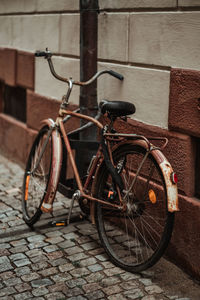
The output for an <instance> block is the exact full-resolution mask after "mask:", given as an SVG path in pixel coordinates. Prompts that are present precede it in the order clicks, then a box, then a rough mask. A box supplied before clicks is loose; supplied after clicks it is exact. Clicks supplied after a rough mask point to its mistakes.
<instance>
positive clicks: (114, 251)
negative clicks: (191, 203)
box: [96, 145, 174, 272]
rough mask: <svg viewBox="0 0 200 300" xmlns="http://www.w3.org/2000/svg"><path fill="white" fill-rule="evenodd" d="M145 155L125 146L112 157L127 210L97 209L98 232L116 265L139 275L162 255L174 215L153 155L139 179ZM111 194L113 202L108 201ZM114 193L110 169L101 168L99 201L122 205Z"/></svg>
mask: <svg viewBox="0 0 200 300" xmlns="http://www.w3.org/2000/svg"><path fill="white" fill-rule="evenodd" d="M145 153H146V150H145V149H143V148H142V147H139V146H135V145H126V146H122V147H121V148H119V149H118V150H117V151H116V152H115V153H113V159H114V164H115V167H116V168H117V169H118V172H119V173H120V175H121V177H122V180H123V183H124V190H123V192H122V199H123V202H125V203H126V207H127V208H126V210H125V211H119V209H118V210H117V209H114V208H111V207H109V206H106V205H105V204H104V205H102V204H100V203H98V204H97V206H96V224H97V229H98V232H99V236H100V239H101V242H102V244H103V246H104V248H105V250H106V252H107V254H108V255H109V257H110V259H111V260H112V262H113V263H115V264H116V265H117V266H119V267H121V268H123V269H125V270H127V271H130V272H140V271H143V270H145V269H147V268H149V267H151V266H152V265H153V264H155V263H156V262H157V261H158V260H159V258H160V257H161V256H162V255H163V253H164V250H165V249H166V247H167V245H168V243H169V240H170V237H171V233H172V229H173V220H174V214H173V213H169V212H168V211H167V195H166V186H165V182H164V178H163V175H162V172H161V170H160V168H159V165H158V164H157V162H156V161H155V159H154V158H153V157H152V156H151V154H149V155H148V156H147V158H146V160H145V162H144V164H143V166H142V168H141V170H140V173H139V175H138V176H137V177H136V172H137V170H138V168H139V166H140V164H141V161H142V160H143V158H144V156H145ZM135 177H136V180H135V183H134V185H133V186H132V183H133V180H134V179H135ZM111 190H112V192H113V191H114V194H113V195H114V196H113V199H112V200H111V199H110V198H108V195H109V192H110V191H111ZM115 190H116V187H115V184H114V183H113V181H112V178H111V176H110V175H109V173H108V171H107V169H106V168H105V167H104V168H102V172H101V174H100V176H99V181H98V183H97V185H96V192H97V195H98V197H99V198H100V199H104V200H107V201H112V202H113V203H115V204H119V199H118V196H117V195H116V193H115Z"/></svg>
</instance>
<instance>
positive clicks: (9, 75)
mask: <svg viewBox="0 0 200 300" xmlns="http://www.w3.org/2000/svg"><path fill="white" fill-rule="evenodd" d="M4 57H5V62H4V63H5V65H4V80H5V83H6V84H8V85H11V86H15V85H16V63H17V51H16V50H15V49H9V48H5V54H4Z"/></svg>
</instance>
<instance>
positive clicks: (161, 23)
mask: <svg viewBox="0 0 200 300" xmlns="http://www.w3.org/2000/svg"><path fill="white" fill-rule="evenodd" d="M199 35H200V12H187V13H148V14H147V13H139V14H136V13H133V14H130V41H129V61H130V62H135V63H145V64H151V65H161V66H171V67H174V68H177V67H178V68H190V69H194V70H199V69H200V51H199V48H200V39H199Z"/></svg>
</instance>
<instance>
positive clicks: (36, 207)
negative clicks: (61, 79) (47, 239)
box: [22, 126, 52, 226]
mask: <svg viewBox="0 0 200 300" xmlns="http://www.w3.org/2000/svg"><path fill="white" fill-rule="evenodd" d="M48 135H49V127H48V126H45V127H43V128H42V129H41V130H40V131H39V133H38V135H37V137H36V139H35V141H34V143H33V146H32V148H31V151H30V154H29V158H28V161H27V165H26V169H25V174H24V181H23V187H22V212H23V218H24V220H25V222H26V223H27V224H28V225H29V226H32V225H34V224H35V223H36V222H37V221H38V220H39V218H40V216H41V214H42V211H41V205H42V202H43V200H44V197H45V194H46V191H47V187H48V182H49V178H50V172H51V165H52V135H51V134H50V135H49V138H48Z"/></svg>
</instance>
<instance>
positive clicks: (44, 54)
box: [35, 49, 124, 86]
mask: <svg viewBox="0 0 200 300" xmlns="http://www.w3.org/2000/svg"><path fill="white" fill-rule="evenodd" d="M52 55H53V54H52V53H51V52H50V51H49V50H48V49H46V51H39V50H38V51H36V52H35V56H36V57H44V58H45V59H47V61H48V63H49V68H50V71H51V73H52V75H53V76H54V77H55V78H56V79H58V80H60V81H64V82H67V83H68V84H70V83H73V84H75V85H80V86H84V85H89V84H91V83H92V82H93V81H94V80H96V79H97V78H98V77H99V76H101V75H102V74H109V75H111V76H113V77H115V78H117V79H119V80H123V79H124V77H123V75H121V74H119V73H117V72H115V71H113V70H103V71H99V72H97V73H96V74H95V75H94V76H92V77H91V78H90V79H89V80H88V81H85V82H83V81H75V80H72V79H68V78H65V77H62V76H60V75H58V74H57V73H56V72H55V69H54V66H53V63H52V60H51V57H52Z"/></svg>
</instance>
